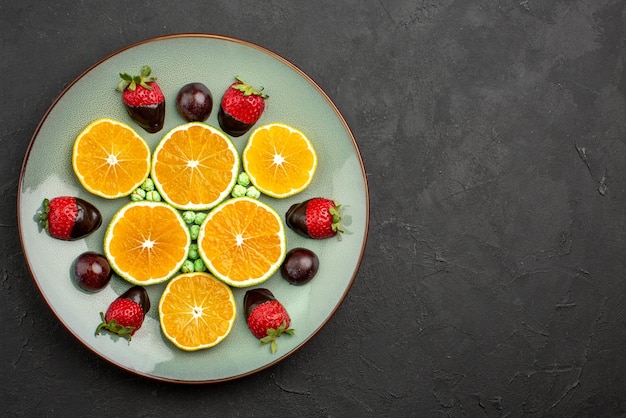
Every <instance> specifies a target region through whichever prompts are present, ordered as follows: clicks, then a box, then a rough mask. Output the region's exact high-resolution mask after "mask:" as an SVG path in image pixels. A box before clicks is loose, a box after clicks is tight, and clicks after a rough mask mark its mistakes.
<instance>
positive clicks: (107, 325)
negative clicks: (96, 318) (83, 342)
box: [96, 312, 135, 341]
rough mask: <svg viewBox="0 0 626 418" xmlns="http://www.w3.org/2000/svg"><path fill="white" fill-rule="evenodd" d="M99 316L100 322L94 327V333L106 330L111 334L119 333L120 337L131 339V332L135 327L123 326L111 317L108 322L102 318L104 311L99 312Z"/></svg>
mask: <svg viewBox="0 0 626 418" xmlns="http://www.w3.org/2000/svg"><path fill="white" fill-rule="evenodd" d="M100 318H102V322H101V323H100V325H98V328H96V335H100V331H102V330H103V329H104V330H107V331H109V332H110V333H112V334H116V335H119V336H120V337H122V338H126V339H127V340H128V341H130V340H131V339H132V333H133V330H134V329H135V327H125V326H123V325H120V324H118V323H117V321H116V320H115V319H111V320H110V321H109V322H107V321H106V319H105V318H104V313H102V312H100Z"/></svg>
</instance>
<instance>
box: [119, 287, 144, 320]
mask: <svg viewBox="0 0 626 418" xmlns="http://www.w3.org/2000/svg"><path fill="white" fill-rule="evenodd" d="M118 299H130V300H132V301H133V302H135V303H137V304H138V305H139V306H141V310H142V311H143V314H144V315H146V314H147V313H148V311H149V310H150V298H149V297H148V292H146V289H144V288H143V287H142V286H139V285H136V286H133V287H131V288H130V289H128V290H127V291H126V292H124V293H122V294H121V295H120V296H119V297H118Z"/></svg>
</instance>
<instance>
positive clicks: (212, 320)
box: [159, 272, 237, 351]
mask: <svg viewBox="0 0 626 418" xmlns="http://www.w3.org/2000/svg"><path fill="white" fill-rule="evenodd" d="M236 315H237V308H236V306H235V298H234V296H233V292H232V291H231V290H230V288H229V287H228V286H227V285H225V284H224V283H222V282H220V281H219V280H217V279H216V278H215V277H213V276H211V275H210V274H208V273H199V272H196V273H186V274H180V275H178V276H176V277H174V278H173V279H172V280H170V281H169V282H168V283H167V286H166V287H165V290H164V291H163V294H162V295H161V299H160V301H159V320H160V324H161V330H162V331H163V334H164V335H165V337H166V338H167V339H168V340H170V341H171V342H172V343H173V344H174V345H175V346H176V347H178V348H180V349H182V350H185V351H196V350H201V349H204V348H209V347H213V346H215V345H217V344H218V343H220V342H221V341H222V340H224V338H226V337H227V336H228V334H229V333H230V331H231V329H232V328H233V324H234V323H235V317H236Z"/></svg>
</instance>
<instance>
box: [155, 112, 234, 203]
mask: <svg viewBox="0 0 626 418" xmlns="http://www.w3.org/2000/svg"><path fill="white" fill-rule="evenodd" d="M238 173H239V154H238V153H237V149H236V148H235V146H234V145H233V143H232V141H231V140H230V139H229V138H228V137H227V136H226V134H224V133H223V132H222V131H220V130H219V129H216V128H214V127H212V126H210V125H207V124H205V123H201V122H191V123H186V124H184V125H180V126H177V127H176V128H174V129H172V130H171V131H169V132H168V133H167V134H165V136H164V137H163V139H162V140H161V142H159V144H158V145H157V147H156V149H155V150H154V153H153V156H152V171H151V177H152V180H153V181H154V183H155V185H156V188H157V190H158V191H159V193H160V194H161V196H162V197H163V200H165V201H166V202H168V203H170V204H171V205H172V206H174V207H177V208H178V209H183V210H207V209H210V208H212V207H214V206H216V205H217V204H218V203H220V202H221V201H222V200H224V198H226V196H228V194H229V193H230V191H231V189H232V188H233V186H234V185H235V181H236V180H237V174H238Z"/></svg>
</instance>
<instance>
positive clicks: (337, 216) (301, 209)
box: [285, 197, 343, 239]
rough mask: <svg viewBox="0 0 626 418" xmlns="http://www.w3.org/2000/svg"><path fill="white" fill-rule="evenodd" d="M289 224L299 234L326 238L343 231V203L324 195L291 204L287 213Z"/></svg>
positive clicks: (314, 237)
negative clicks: (339, 203)
mask: <svg viewBox="0 0 626 418" xmlns="http://www.w3.org/2000/svg"><path fill="white" fill-rule="evenodd" d="M285 222H286V223H287V226H288V227H289V228H291V229H292V230H294V231H295V232H297V233H298V234H300V235H302V236H304V237H308V238H313V239H324V238H330V237H334V236H335V235H337V234H338V233H342V232H343V229H342V228H341V205H338V204H337V203H336V202H335V201H334V200H331V199H326V198H324V197H314V198H312V199H308V200H305V201H304V202H301V203H296V204H293V205H291V207H290V208H289V210H288V211H287V213H286V215H285Z"/></svg>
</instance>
